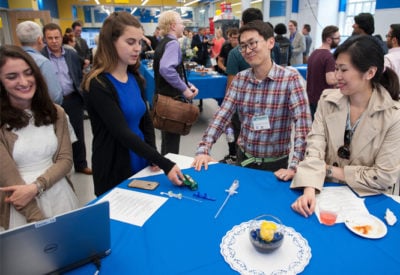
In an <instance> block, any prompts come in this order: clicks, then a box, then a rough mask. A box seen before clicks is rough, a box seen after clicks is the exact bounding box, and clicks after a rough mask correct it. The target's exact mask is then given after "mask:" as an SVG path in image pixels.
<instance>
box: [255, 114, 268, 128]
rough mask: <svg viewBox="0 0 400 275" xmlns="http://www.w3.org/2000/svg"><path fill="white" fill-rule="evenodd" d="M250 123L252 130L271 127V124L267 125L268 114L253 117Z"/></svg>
mask: <svg viewBox="0 0 400 275" xmlns="http://www.w3.org/2000/svg"><path fill="white" fill-rule="evenodd" d="M251 124H252V126H253V130H256V131H259V130H267V129H270V128H271V126H270V125H269V118H268V115H263V116H255V117H253V119H252V121H251Z"/></svg>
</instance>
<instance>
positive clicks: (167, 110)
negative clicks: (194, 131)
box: [151, 94, 200, 136]
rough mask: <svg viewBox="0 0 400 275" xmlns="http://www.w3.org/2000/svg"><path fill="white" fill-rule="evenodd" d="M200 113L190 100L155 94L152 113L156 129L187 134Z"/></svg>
mask: <svg viewBox="0 0 400 275" xmlns="http://www.w3.org/2000/svg"><path fill="white" fill-rule="evenodd" d="M199 113H200V111H199V108H198V107H197V106H193V104H191V103H190V102H187V101H182V100H181V99H175V98H173V97H169V96H165V95H160V94H155V95H154V98H153V109H152V112H151V115H152V120H153V124H154V127H155V128H156V129H160V130H163V131H166V132H170V133H175V134H180V135H183V136H185V135H187V134H189V132H190V129H191V127H192V125H193V124H194V123H195V122H196V121H197V118H198V117H199Z"/></svg>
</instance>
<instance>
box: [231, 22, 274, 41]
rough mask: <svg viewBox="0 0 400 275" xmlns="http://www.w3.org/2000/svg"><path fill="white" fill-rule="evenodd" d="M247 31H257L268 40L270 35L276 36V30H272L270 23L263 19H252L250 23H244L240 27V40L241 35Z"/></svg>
mask: <svg viewBox="0 0 400 275" xmlns="http://www.w3.org/2000/svg"><path fill="white" fill-rule="evenodd" d="M246 31H256V32H258V34H259V35H261V36H262V37H263V38H264V40H267V39H268V38H270V37H274V31H273V30H272V28H271V27H270V25H269V24H268V23H265V22H263V21H261V20H255V21H251V22H250V23H248V24H245V25H243V26H242V27H241V28H240V29H239V42H240V36H241V35H242V33H244V32H246Z"/></svg>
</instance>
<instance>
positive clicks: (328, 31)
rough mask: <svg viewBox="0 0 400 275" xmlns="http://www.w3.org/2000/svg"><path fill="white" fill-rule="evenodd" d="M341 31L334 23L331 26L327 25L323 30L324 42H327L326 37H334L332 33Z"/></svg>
mask: <svg viewBox="0 0 400 275" xmlns="http://www.w3.org/2000/svg"><path fill="white" fill-rule="evenodd" d="M338 31H339V28H338V27H336V26H333V25H330V26H326V27H325V28H324V29H323V30H322V35H321V38H322V42H325V41H326V39H328V38H329V37H332V35H333V34H334V33H336V32H338Z"/></svg>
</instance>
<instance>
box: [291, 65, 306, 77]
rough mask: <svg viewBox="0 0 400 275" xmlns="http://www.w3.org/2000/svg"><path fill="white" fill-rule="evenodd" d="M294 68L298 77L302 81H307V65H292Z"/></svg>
mask: <svg viewBox="0 0 400 275" xmlns="http://www.w3.org/2000/svg"><path fill="white" fill-rule="evenodd" d="M292 67H293V68H295V69H296V70H297V71H298V72H299V73H300V75H301V76H302V77H303V78H304V80H307V64H299V65H294V66H292Z"/></svg>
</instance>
